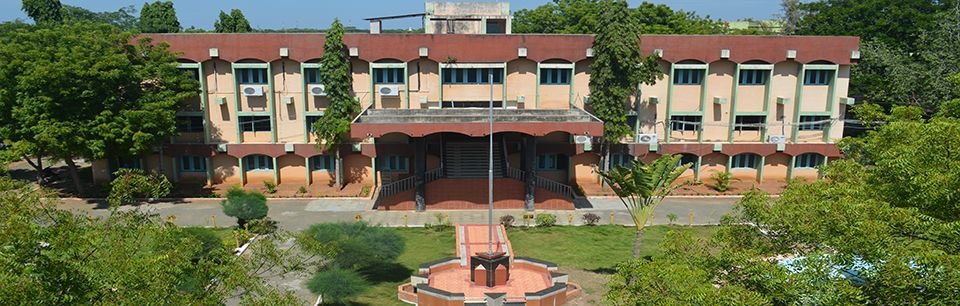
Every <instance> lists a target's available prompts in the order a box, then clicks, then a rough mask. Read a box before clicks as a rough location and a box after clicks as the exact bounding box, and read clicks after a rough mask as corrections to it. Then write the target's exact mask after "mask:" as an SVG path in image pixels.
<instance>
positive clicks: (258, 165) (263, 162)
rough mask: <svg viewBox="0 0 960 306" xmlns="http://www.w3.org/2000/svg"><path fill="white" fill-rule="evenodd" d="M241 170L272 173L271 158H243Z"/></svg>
mask: <svg viewBox="0 0 960 306" xmlns="http://www.w3.org/2000/svg"><path fill="white" fill-rule="evenodd" d="M243 168H244V170H245V171H247V172H258V171H259V172H266V171H273V170H274V169H275V165H274V164H273V158H272V157H270V156H266V155H260V154H254V155H247V156H245V157H243Z"/></svg>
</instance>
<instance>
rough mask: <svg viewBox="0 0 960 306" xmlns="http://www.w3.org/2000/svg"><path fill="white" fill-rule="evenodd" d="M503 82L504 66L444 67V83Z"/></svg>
mask: <svg viewBox="0 0 960 306" xmlns="http://www.w3.org/2000/svg"><path fill="white" fill-rule="evenodd" d="M491 74H492V76H493V83H494V84H503V68H443V84H489V83H490V77H491Z"/></svg>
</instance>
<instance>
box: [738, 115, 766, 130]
mask: <svg viewBox="0 0 960 306" xmlns="http://www.w3.org/2000/svg"><path fill="white" fill-rule="evenodd" d="M733 122H734V125H733V127H734V129H735V130H737V131H759V130H762V129H764V128H766V125H767V116H757V115H738V116H737V117H736V119H734V121H733Z"/></svg>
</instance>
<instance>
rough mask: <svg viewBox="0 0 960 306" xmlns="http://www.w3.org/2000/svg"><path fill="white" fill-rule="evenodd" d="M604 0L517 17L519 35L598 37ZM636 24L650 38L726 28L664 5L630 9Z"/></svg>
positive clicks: (561, 4)
mask: <svg viewBox="0 0 960 306" xmlns="http://www.w3.org/2000/svg"><path fill="white" fill-rule="evenodd" d="M602 2H603V1H601V0H553V2H551V3H547V4H544V5H541V6H538V7H536V8H533V9H522V10H518V11H516V12H515V13H514V20H513V31H514V32H516V33H565V34H596V33H597V32H599V31H600V30H601V29H602V28H601V27H600V26H599V23H600V17H599V14H600V6H601V5H602ZM630 14H631V15H633V16H634V21H636V22H638V23H639V24H638V26H639V28H640V30H641V31H642V32H643V33H646V34H720V33H723V31H724V26H723V24H722V23H721V22H720V21H718V20H713V19H710V17H709V16H707V17H700V16H698V15H696V14H694V13H692V12H685V11H682V10H674V9H672V8H670V7H669V6H667V5H664V4H652V3H649V2H646V1H644V2H642V3H641V4H640V5H639V6H637V7H636V8H632V9H630Z"/></svg>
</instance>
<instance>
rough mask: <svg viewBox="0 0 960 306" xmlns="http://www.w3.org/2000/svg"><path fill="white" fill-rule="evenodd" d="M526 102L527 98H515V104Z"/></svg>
mask: <svg viewBox="0 0 960 306" xmlns="http://www.w3.org/2000/svg"><path fill="white" fill-rule="evenodd" d="M526 100H527V97H524V96H517V103H523V102H524V101H526Z"/></svg>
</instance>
